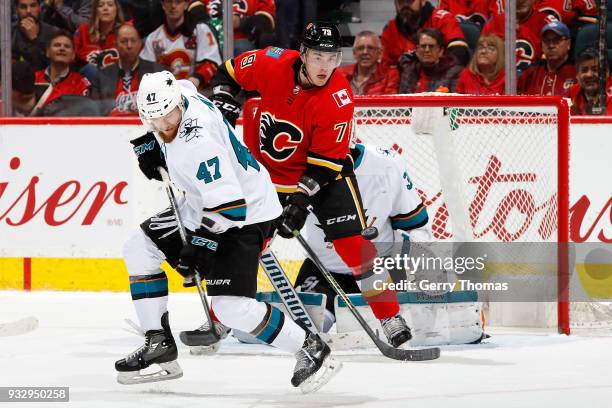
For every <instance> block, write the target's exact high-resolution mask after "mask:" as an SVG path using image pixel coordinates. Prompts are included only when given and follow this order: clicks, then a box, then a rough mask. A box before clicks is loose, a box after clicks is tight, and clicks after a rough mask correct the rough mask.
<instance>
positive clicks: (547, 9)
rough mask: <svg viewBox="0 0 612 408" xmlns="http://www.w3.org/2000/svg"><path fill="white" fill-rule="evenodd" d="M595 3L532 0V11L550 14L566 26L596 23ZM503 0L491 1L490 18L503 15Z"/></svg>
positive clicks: (590, 0)
mask: <svg viewBox="0 0 612 408" xmlns="http://www.w3.org/2000/svg"><path fill="white" fill-rule="evenodd" d="M597 1H599V0H534V4H533V7H534V9H536V10H538V11H540V12H542V13H546V14H550V15H551V16H553V17H555V18H556V19H557V20H560V21H563V22H564V23H565V24H567V25H575V24H576V23H578V24H580V23H591V24H594V23H597V16H598V14H599V11H598V10H597ZM505 6H506V5H505V2H504V0H491V1H490V8H489V13H490V15H491V16H496V15H503V14H504V8H505Z"/></svg>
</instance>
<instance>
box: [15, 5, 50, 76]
mask: <svg viewBox="0 0 612 408" xmlns="http://www.w3.org/2000/svg"><path fill="white" fill-rule="evenodd" d="M15 8H16V12H17V18H18V21H17V24H15V26H14V27H13V36H12V38H13V43H12V46H11V48H12V54H13V59H15V60H17V61H20V60H23V61H28V62H29V63H30V65H31V66H32V67H33V68H34V69H43V68H45V67H46V66H47V64H48V61H47V57H46V56H45V46H46V45H47V42H49V38H51V36H52V35H53V34H55V33H56V32H57V30H58V29H57V27H53V26H52V25H49V24H47V23H45V22H43V21H40V10H41V9H40V0H15Z"/></svg>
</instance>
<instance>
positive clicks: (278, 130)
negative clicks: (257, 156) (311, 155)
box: [259, 112, 304, 162]
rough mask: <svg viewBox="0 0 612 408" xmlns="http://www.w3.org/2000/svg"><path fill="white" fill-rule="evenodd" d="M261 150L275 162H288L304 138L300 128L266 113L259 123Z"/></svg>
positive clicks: (262, 115)
mask: <svg viewBox="0 0 612 408" xmlns="http://www.w3.org/2000/svg"><path fill="white" fill-rule="evenodd" d="M259 123H260V124H259V149H260V150H261V152H262V154H265V155H266V156H268V157H270V158H271V159H272V160H274V161H278V162H282V161H285V160H287V159H288V158H289V157H291V155H292V154H293V153H294V152H295V151H296V150H297V147H298V145H299V144H300V142H301V141H302V139H303V138H304V135H303V134H302V131H301V130H300V128H298V127H297V126H295V125H294V124H293V123H291V122H286V121H284V120H279V119H276V118H275V117H274V115H272V114H270V113H268V112H264V113H262V114H261V121H260V122H259Z"/></svg>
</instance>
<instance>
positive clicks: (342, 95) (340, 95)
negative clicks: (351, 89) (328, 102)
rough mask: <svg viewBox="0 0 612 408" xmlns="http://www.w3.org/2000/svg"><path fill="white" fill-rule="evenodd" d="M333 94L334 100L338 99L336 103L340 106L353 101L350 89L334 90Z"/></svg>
mask: <svg viewBox="0 0 612 408" xmlns="http://www.w3.org/2000/svg"><path fill="white" fill-rule="evenodd" d="M332 96H333V97H334V100H335V101H336V104H337V105H338V107H339V108H341V107H343V106H345V105H348V104H349V103H351V98H350V97H349V94H348V91H347V90H346V89H342V90H340V91H338V92H334V93H333V94H332Z"/></svg>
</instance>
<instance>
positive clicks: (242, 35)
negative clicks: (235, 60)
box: [208, 0, 276, 56]
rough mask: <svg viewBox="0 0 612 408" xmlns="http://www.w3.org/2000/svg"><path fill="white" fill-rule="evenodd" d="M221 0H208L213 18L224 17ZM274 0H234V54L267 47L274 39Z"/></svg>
mask: <svg viewBox="0 0 612 408" xmlns="http://www.w3.org/2000/svg"><path fill="white" fill-rule="evenodd" d="M222 11H223V4H222V2H221V0H209V1H208V14H209V15H210V17H211V18H216V19H221V18H223V13H222ZM275 15H276V6H275V5H274V0H234V2H233V16H232V17H233V18H232V21H233V27H234V56H237V55H240V54H242V53H243V52H246V51H250V50H253V49H256V48H265V47H266V46H268V45H271V44H272V43H273V42H274V40H273V39H272V38H271V36H272V33H273V32H274V24H275V23H274V16H275Z"/></svg>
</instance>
